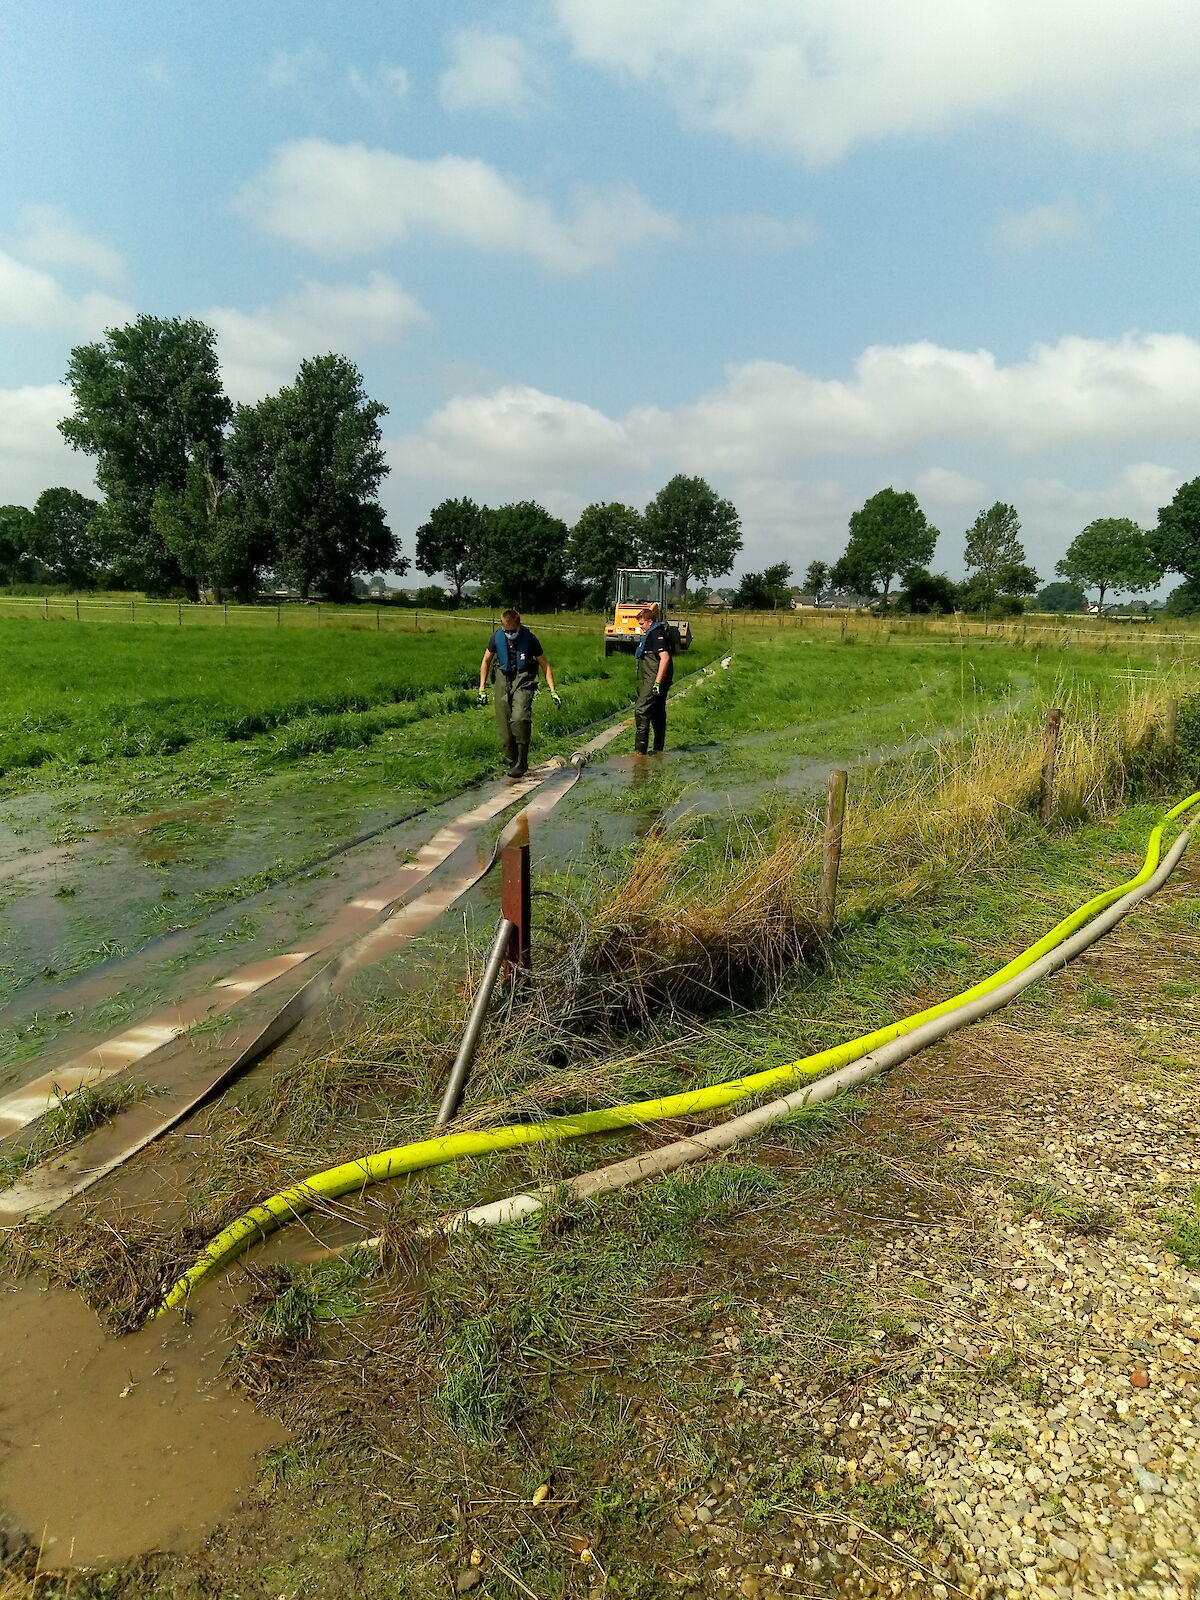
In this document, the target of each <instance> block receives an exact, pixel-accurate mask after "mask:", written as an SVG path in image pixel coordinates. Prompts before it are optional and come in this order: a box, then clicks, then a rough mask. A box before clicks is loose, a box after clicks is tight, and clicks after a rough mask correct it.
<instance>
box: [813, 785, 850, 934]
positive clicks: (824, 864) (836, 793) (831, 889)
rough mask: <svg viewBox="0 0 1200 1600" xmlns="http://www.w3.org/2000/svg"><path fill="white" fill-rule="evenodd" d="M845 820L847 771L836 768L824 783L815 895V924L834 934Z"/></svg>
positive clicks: (822, 929) (824, 931)
mask: <svg viewBox="0 0 1200 1600" xmlns="http://www.w3.org/2000/svg"><path fill="white" fill-rule="evenodd" d="M845 817H846V772H845V768H843V767H835V768H834V769H833V771H832V772H831V773H830V774H829V776H828V778H827V779H826V780H825V840H824V843H823V844H822V846H821V887H820V890H819V891H818V895H817V925H818V927H819V928H820V930H821V932H822V933H832V932H833V924H834V919H835V915H836V911H837V887H838V873H839V872H840V870H841V865H842V825H843V823H844V821H845Z"/></svg>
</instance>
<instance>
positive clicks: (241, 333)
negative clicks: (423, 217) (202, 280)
mask: <svg viewBox="0 0 1200 1600" xmlns="http://www.w3.org/2000/svg"><path fill="white" fill-rule="evenodd" d="M201 315H202V316H203V318H204V320H205V321H206V322H208V323H210V324H211V325H212V326H213V327H214V328H215V329H216V330H217V345H218V351H219V353H220V358H221V370H222V375H223V377H224V380H225V387H226V390H227V391H228V393H229V395H230V397H231V398H232V399H233V400H244V401H252V400H258V399H261V397H262V396H263V395H264V394H269V393H270V392H271V391H272V390H275V389H278V388H279V387H280V385H281V384H284V383H289V382H290V381H291V380H292V379H293V378H294V377H295V375H296V371H297V368H298V367H299V365H300V362H301V360H302V359H303V358H304V357H305V356H316V355H325V354H327V353H328V352H329V351H331V350H332V351H334V352H336V353H337V354H339V355H353V354H354V352H355V351H357V350H358V349H360V348H362V347H363V346H368V345H377V344H383V343H386V342H389V341H392V340H395V339H398V338H400V337H402V336H403V335H404V334H405V333H407V332H408V331H409V330H410V329H411V328H414V327H417V326H419V325H420V324H421V323H424V322H426V321H428V316H427V314H426V312H425V310H424V308H423V307H422V306H421V305H420V303H419V302H418V301H416V300H415V299H414V298H413V297H412V295H410V294H409V293H408V292H407V291H406V290H404V289H403V288H401V286H400V285H399V284H398V283H397V282H396V280H395V279H394V278H391V277H389V276H388V275H387V273H384V272H372V273H371V274H370V276H369V277H368V279H367V281H366V283H365V284H354V283H347V284H326V283H308V284H306V285H305V286H304V287H303V288H302V289H300V290H299V291H298V292H297V293H295V294H292V295H289V296H288V297H287V298H286V299H284V300H280V301H279V302H278V303H277V304H275V305H273V306H264V307H262V308H261V309H260V310H258V311H252V312H247V311H237V310H235V309H233V308H232V307H229V306H210V307H209V308H208V309H207V310H206V311H203V312H202V313H201Z"/></svg>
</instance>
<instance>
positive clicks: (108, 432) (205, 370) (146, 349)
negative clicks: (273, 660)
mask: <svg viewBox="0 0 1200 1600" xmlns="http://www.w3.org/2000/svg"><path fill="white" fill-rule="evenodd" d="M67 383H68V384H69V385H70V388H71V391H72V394H73V396H74V401H75V409H74V411H73V412H72V414H71V415H70V416H69V417H64V418H63V420H62V421H61V422H60V423H59V428H60V429H61V431H62V433H63V436H64V437H65V438H66V439H67V441H68V442H69V443H70V444H71V445H72V446H73V447H74V448H75V449H76V450H82V451H84V452H85V453H86V454H88V455H91V456H94V457H95V458H96V481H97V483H98V484H99V485H100V487H101V489H102V490H103V491H104V494H105V497H106V503H105V506H104V511H103V516H102V517H101V518H100V519H98V520H97V522H96V524H95V528H96V531H97V533H99V534H101V535H102V538H103V541H104V544H105V546H106V550H105V554H106V556H107V559H108V560H110V561H111V563H112V565H113V566H114V568H115V569H116V572H117V575H118V577H119V579H120V580H121V581H123V582H126V583H131V584H135V585H138V586H141V587H144V588H146V589H149V590H151V591H152V592H156V593H162V592H165V591H168V590H170V589H174V588H180V587H182V588H184V589H185V590H186V591H187V592H188V593H189V594H190V595H191V596H192V598H195V597H196V594H197V587H196V583H195V580H194V579H193V578H191V577H189V576H188V575H187V574H185V573H184V571H183V569H182V567H181V566H180V564H179V561H178V559H177V558H176V557H175V555H174V554H173V553H172V551H171V550H170V549H169V548H168V546H167V545H166V543H165V541H164V540H163V537H162V534H161V533H160V532H159V529H158V526H157V524H156V522H155V519H154V514H153V508H154V502H155V500H156V498H157V497H158V495H159V494H160V493H161V492H162V491H163V490H164V489H165V490H167V491H170V492H174V493H177V494H178V493H182V491H183V489H184V486H185V484H186V482H187V474H188V467H189V466H190V464H191V463H192V461H193V460H195V459H196V457H197V455H198V454H199V453H200V452H201V451H207V452H208V457H209V459H210V460H219V459H220V455H221V441H222V434H223V431H224V429H225V426H226V424H227V423H228V421H229V417H230V410H231V408H230V404H229V401H228V399H227V398H226V395H225V391H224V389H223V388H222V386H221V375H220V369H219V367H218V363H217V353H216V336H215V334H214V333H213V330H212V329H211V328H210V327H208V326H207V325H206V324H205V323H203V322H198V321H196V320H195V319H191V318H188V319H183V318H179V317H171V318H164V317H149V316H143V317H138V318H137V320H136V321H135V322H131V323H128V324H127V325H126V326H125V327H123V328H110V329H109V331H108V332H107V333H106V334H105V336H104V338H103V339H101V340H99V341H98V342H97V343H95V344H85V345H78V346H76V348H75V349H74V350H72V351H71V359H70V362H69V363H68V366H67Z"/></svg>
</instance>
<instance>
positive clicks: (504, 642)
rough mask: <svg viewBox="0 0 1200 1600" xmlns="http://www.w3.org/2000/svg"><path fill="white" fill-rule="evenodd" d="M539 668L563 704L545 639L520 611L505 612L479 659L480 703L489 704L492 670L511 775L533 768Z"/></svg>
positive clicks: (558, 702)
mask: <svg viewBox="0 0 1200 1600" xmlns="http://www.w3.org/2000/svg"><path fill="white" fill-rule="evenodd" d="M539 668H540V669H541V671H543V672H544V673H545V674H546V687H547V689H549V691H550V698H551V699H552V700H553V701H554V704H555V705H556V706H561V705H562V700H561V699H560V698H559V695H558V692H557V690H556V689H555V687H554V669H553V668H552V667H551V665H550V663H549V661H547V660H546V654H545V652H544V651H543V649H542V645H541V641H540V640H539V639H538V637H537V635H536V634H533V633H530V631H529V629H528V628H527V627H525V625H524V624H523V623H522V621H521V613H520V612H519V611H505V612H502V613H501V616H500V626H499V627H498V628H497V629H496V631H495V633H494V634H493V635H492V637H491V638H490V639H489V640H488V646H487V649H486V650H485V651H484V652H483V660H482V661H481V662H480V663H479V704H480V705H481V706H485V705H487V680H488V674H489V673H490V674H491V675H492V681H493V682H494V683H495V685H496V727H497V728H498V730H499V732H500V748H501V749H502V750H503V751H504V758H505V760H506V761H507V762H508V776H509V777H510V778H523V777H524V776H525V774H526V772H528V771H529V734H530V728H531V725H532V722H533V697H534V695H535V694H536V693H537V687H538V669H539Z"/></svg>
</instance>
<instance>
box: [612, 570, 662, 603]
mask: <svg viewBox="0 0 1200 1600" xmlns="http://www.w3.org/2000/svg"><path fill="white" fill-rule="evenodd" d="M620 599H621V600H622V601H623V602H626V603H629V604H633V605H642V606H648V605H661V604H662V577H661V576H660V574H659V573H657V572H625V573H622V575H621V595H620Z"/></svg>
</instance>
